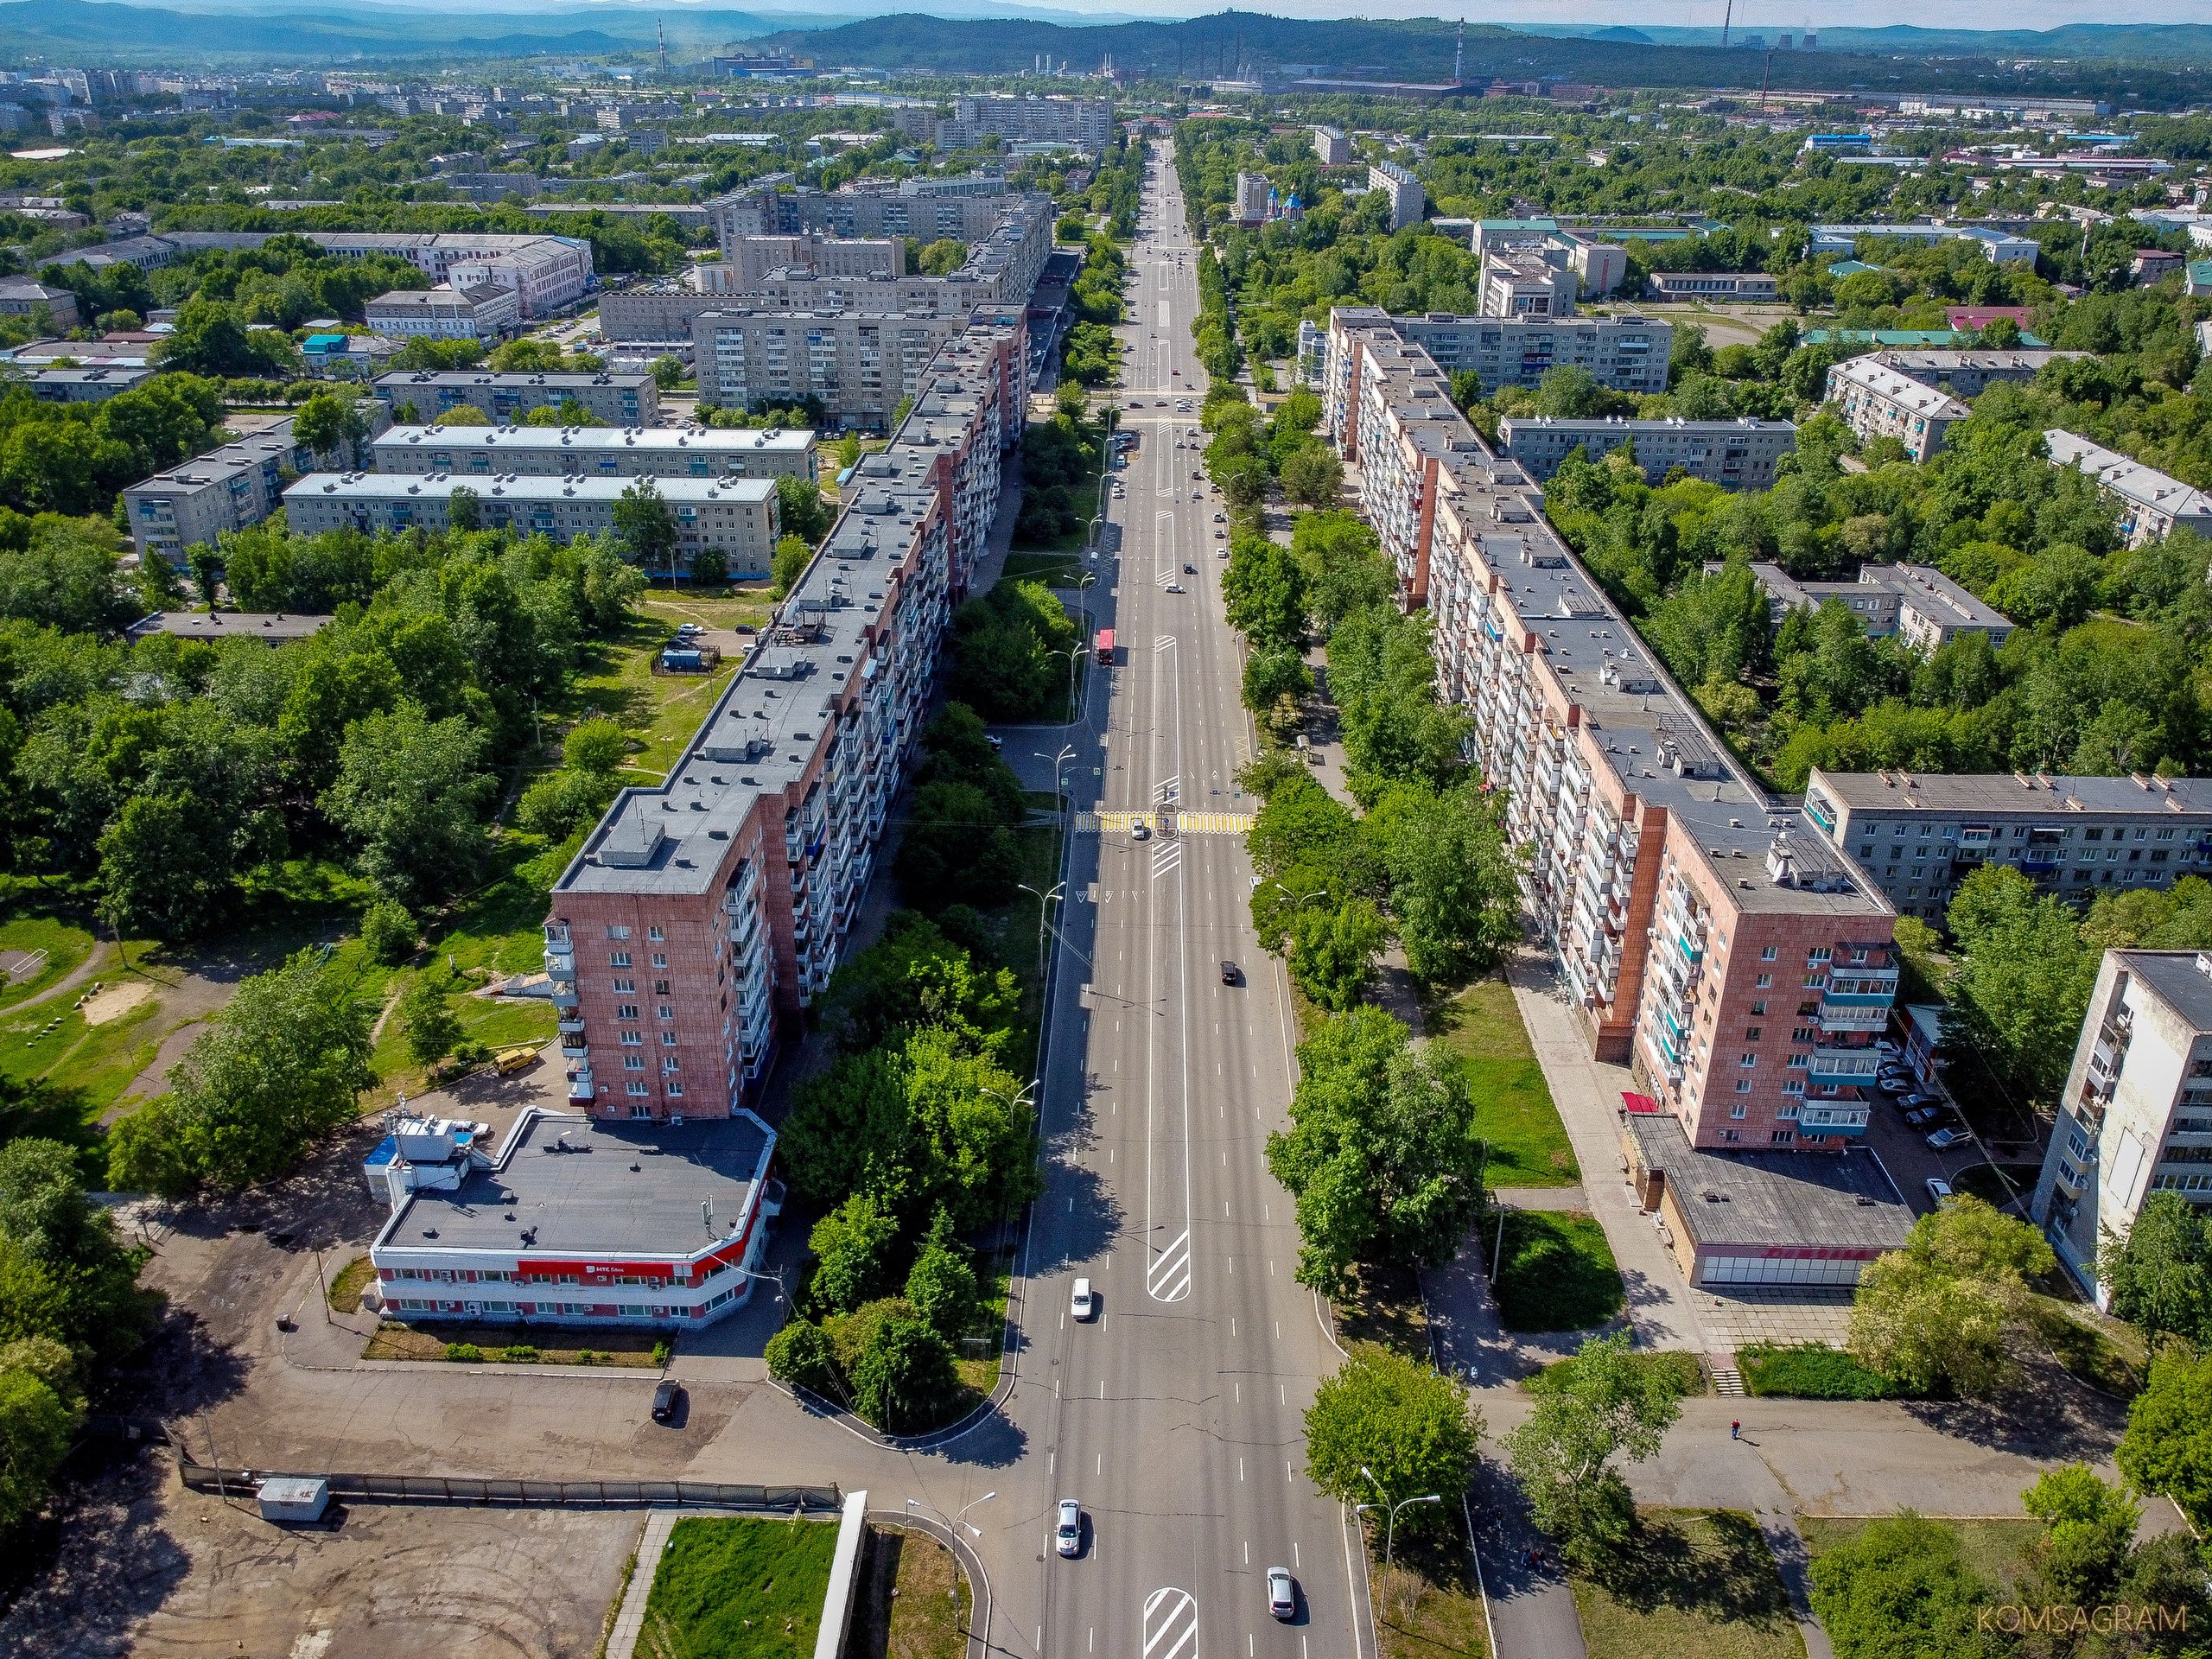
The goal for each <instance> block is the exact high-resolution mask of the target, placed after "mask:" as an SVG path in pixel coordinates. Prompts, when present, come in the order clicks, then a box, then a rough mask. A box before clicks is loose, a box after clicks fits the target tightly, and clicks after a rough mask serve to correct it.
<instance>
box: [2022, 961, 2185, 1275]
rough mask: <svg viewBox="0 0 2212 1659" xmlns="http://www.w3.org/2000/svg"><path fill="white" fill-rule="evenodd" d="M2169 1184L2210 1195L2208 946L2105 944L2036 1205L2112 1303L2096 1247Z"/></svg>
mask: <svg viewBox="0 0 2212 1659" xmlns="http://www.w3.org/2000/svg"><path fill="white" fill-rule="evenodd" d="M2153 1192H2178V1193H2180V1194H2181V1195H2182V1196H2183V1198H2187V1199H2188V1200H2189V1201H2190V1204H2191V1205H2194V1206H2196V1209H2197V1210H2198V1211H2199V1212H2200V1213H2201V1212H2202V1210H2203V1208H2204V1206H2205V1205H2208V1204H2212V957H2207V956H2205V955H2204V954H2203V953H2202V952H2200V951H2194V950H2107V951H2106V952H2105V954H2104V959H2103V961H2102V962H2101V963H2099V964H2098V967H2097V982H2096V987H2095V988H2094V990H2092V991H2091V992H2090V994H2089V1010H2088V1017H2087V1018H2085V1019H2084V1020H2082V1035H2081V1039H2080V1040H2079V1041H2078V1042H2077V1043H2076V1044H2075V1049H2074V1060H2073V1064H2072V1065H2070V1066H2069V1068H2068V1069H2067V1073H2066V1087H2065V1090H2064V1092H2063V1093H2062V1094H2061V1095H2060V1096H2059V1103H2058V1121H2057V1122H2056V1124H2055V1125H2054V1126H2053V1128H2052V1130H2051V1135H2050V1147H2049V1149H2048V1150H2047V1151H2045V1153H2044V1162H2043V1173H2042V1174H2041V1175H2040V1176H2039V1177H2038V1178H2037V1181H2036V1190H2035V1197H2034V1198H2033V1199H2032V1200H2031V1204H2030V1211H2029V1212H2030V1214H2031V1215H2032V1216H2033V1217H2035V1219H2036V1221H2037V1223H2038V1224H2040V1225H2041V1226H2042V1228H2043V1230H2044V1236H2045V1237H2046V1238H2048V1239H2049V1240H2050V1246H2051V1249H2053V1251H2055V1252H2056V1255H2057V1256H2058V1259H2059V1260H2060V1261H2061V1262H2063V1263H2064V1264H2065V1266H2066V1270H2067V1271H2068V1272H2069V1273H2070V1274H2073V1275H2074V1277H2075V1280H2076V1281H2079V1282H2080V1284H2081V1286H2082V1288H2083V1289H2084V1290H2085V1291H2087V1292H2088V1294H2090V1295H2091V1296H2092V1297H2093V1298H2094V1299H2095V1301H2096V1304H2097V1306H2099V1307H2107V1306H2109V1305H2110V1303H2111V1300H2112V1298H2111V1288H2110V1287H2109V1286H2107V1284H2106V1283H2105V1282H2104V1281H2102V1280H2101V1279H2100V1278H2099V1277H2098V1274H2097V1250H2098V1248H2099V1247H2100V1246H2101V1244H2102V1243H2103V1242H2104V1240H2105V1239H2106V1238H2107V1237H2119V1238H2125V1237H2126V1236H2127V1234H2128V1232H2129V1231H2130V1230H2132V1229H2133V1227H2134V1225H2135V1218H2136V1217H2137V1216H2139V1214H2141V1213H2142V1209H2143V1202H2144V1200H2145V1198H2149V1197H2150V1196H2151V1194H2152V1193H2153Z"/></svg>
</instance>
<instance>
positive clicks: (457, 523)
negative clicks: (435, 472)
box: [446, 484, 484, 535]
mask: <svg viewBox="0 0 2212 1659" xmlns="http://www.w3.org/2000/svg"><path fill="white" fill-rule="evenodd" d="M446 523H447V524H448V526H450V527H451V528H452V529H454V530H455V531H459V532H460V533H461V534H462V535H467V533H469V532H470V531H478V530H481V529H483V528H484V498H483V497H482V496H480V495H479V494H477V493H476V492H475V491H474V490H472V489H470V488H469V487H468V486H467V485H466V484H456V485H454V486H453V488H452V490H451V491H450V492H449V493H448V494H447V496H446Z"/></svg>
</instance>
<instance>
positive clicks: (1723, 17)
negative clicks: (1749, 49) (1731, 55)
mask: <svg viewBox="0 0 2212 1659" xmlns="http://www.w3.org/2000/svg"><path fill="white" fill-rule="evenodd" d="M1735 21H1736V0H1728V10H1726V11H1724V12H1723V13H1721V14H1720V49H1721V50H1722V51H1724V52H1726V50H1727V49H1728V25H1729V24H1731V23H1732V22H1735Z"/></svg>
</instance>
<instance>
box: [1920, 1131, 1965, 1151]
mask: <svg viewBox="0 0 2212 1659" xmlns="http://www.w3.org/2000/svg"><path fill="white" fill-rule="evenodd" d="M1966 1139H1967V1136H1966V1131H1965V1130H1963V1129H1938V1130H1936V1133H1935V1134H1933V1135H1929V1137H1928V1145H1929V1148H1930V1149H1931V1150H1932V1151H1936V1152H1948V1151H1949V1150H1950V1149H1951V1148H1952V1147H1961V1146H1964V1145H1965V1144H1966Z"/></svg>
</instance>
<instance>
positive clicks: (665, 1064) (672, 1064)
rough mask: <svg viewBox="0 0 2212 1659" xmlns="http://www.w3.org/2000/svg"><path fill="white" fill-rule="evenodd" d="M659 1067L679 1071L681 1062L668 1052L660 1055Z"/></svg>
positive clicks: (681, 1066) (665, 1070)
mask: <svg viewBox="0 0 2212 1659" xmlns="http://www.w3.org/2000/svg"><path fill="white" fill-rule="evenodd" d="M660 1069H661V1070H662V1071H664V1072H668V1071H682V1070H683V1065H682V1064H681V1063H679V1062H678V1061H677V1058H676V1056H675V1055H673V1054H669V1055H664V1056H663V1057H662V1059H661V1063H660Z"/></svg>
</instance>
